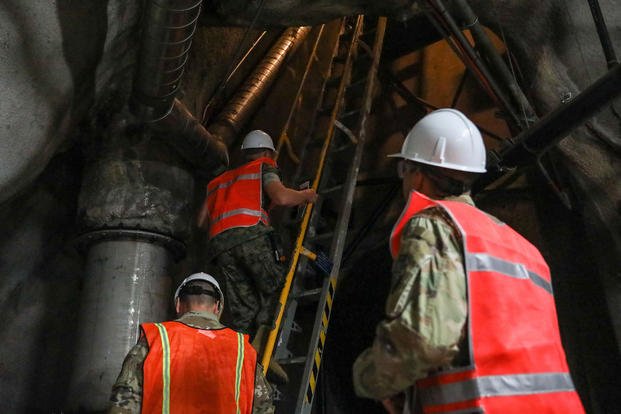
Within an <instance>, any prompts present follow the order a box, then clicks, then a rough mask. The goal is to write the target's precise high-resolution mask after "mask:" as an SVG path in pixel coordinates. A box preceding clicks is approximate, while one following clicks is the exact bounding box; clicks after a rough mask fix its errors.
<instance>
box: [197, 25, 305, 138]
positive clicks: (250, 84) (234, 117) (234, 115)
mask: <svg viewBox="0 0 621 414" xmlns="http://www.w3.org/2000/svg"><path fill="white" fill-rule="evenodd" d="M310 31H311V28H310V27H307V26H304V27H296V28H289V29H287V30H285V32H284V33H283V34H282V36H280V38H279V39H278V41H276V43H275V44H274V46H272V48H271V49H270V50H269V51H268V52H267V54H266V55H265V58H264V59H263V60H262V61H261V63H260V64H259V65H258V66H257V67H256V68H255V70H254V71H253V72H252V74H251V75H250V76H249V77H248V79H247V80H246V81H245V82H244V84H243V85H242V86H241V87H240V88H239V90H238V91H237V92H236V94H235V95H234V96H233V98H232V99H231V100H230V101H229V103H228V104H227V105H226V107H225V108H224V110H223V111H222V112H220V114H219V115H218V116H217V117H216V120H215V122H214V123H213V124H211V125H210V126H209V127H208V130H209V132H211V133H213V134H214V135H217V136H219V137H220V138H221V139H222V140H223V141H224V142H225V143H226V145H227V146H231V144H233V141H234V140H235V138H236V137H237V136H238V135H239V133H240V132H241V130H242V129H243V127H244V125H245V124H246V123H247V122H248V120H249V119H250V117H251V116H252V114H253V113H254V112H255V111H256V109H257V107H258V106H259V105H260V103H261V102H262V101H263V99H264V98H265V95H266V94H267V92H268V91H269V88H270V86H271V85H272V84H273V83H274V80H275V79H276V77H277V75H278V71H279V70H280V68H281V67H282V65H283V63H284V62H285V60H286V57H287V56H288V55H289V54H290V53H292V52H293V50H295V48H296V47H297V46H298V45H299V44H301V43H302V41H303V40H304V39H305V38H306V36H307V35H308V34H309V33H310Z"/></svg>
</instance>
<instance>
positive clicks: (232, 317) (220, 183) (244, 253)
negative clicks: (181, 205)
mask: <svg viewBox="0 0 621 414" xmlns="http://www.w3.org/2000/svg"><path fill="white" fill-rule="evenodd" d="M241 150H242V152H243V155H244V158H245V163H244V164H243V165H241V166H239V167H237V168H235V169H233V170H230V171H227V172H225V173H223V174H221V175H219V176H218V177H216V178H215V179H213V180H212V181H211V182H209V184H208V185H207V196H206V198H205V202H204V204H203V208H202V210H201V212H200V214H199V218H198V225H199V226H200V227H202V228H204V229H205V230H207V232H208V234H209V248H210V252H209V253H210V256H211V260H212V262H213V263H214V264H215V266H216V268H217V269H218V274H219V275H222V276H223V280H222V281H221V282H222V283H223V286H224V291H225V292H226V296H227V301H228V306H227V310H226V311H225V313H224V315H223V322H224V323H225V324H226V325H228V326H231V327H233V328H234V329H237V330H240V331H242V332H245V333H248V334H250V335H251V337H253V339H256V340H255V342H254V343H255V344H256V345H257V348H260V346H261V345H260V342H261V341H262V339H263V337H264V333H265V332H266V331H269V330H270V329H271V328H272V326H273V324H274V321H275V318H276V310H277V304H278V297H279V294H280V291H281V290H282V287H283V285H284V281H285V272H286V269H285V267H284V263H283V258H282V252H279V251H278V250H279V249H278V245H279V242H278V239H277V235H276V234H275V232H274V229H273V228H272V226H271V225H270V218H269V210H270V208H271V207H275V206H288V207H291V206H298V205H301V204H305V203H312V202H314V201H315V200H316V199H317V194H316V193H315V191H314V190H313V189H304V190H294V189H292V188H288V187H286V186H285V185H284V184H283V183H282V181H281V178H280V172H279V170H278V166H277V164H276V161H275V160H274V157H275V155H276V150H275V148H274V143H273V142H272V139H271V138H270V136H269V135H268V134H267V133H265V132H263V131H260V130H255V131H251V132H249V133H248V134H247V135H246V137H245V138H244V140H243V143H242V145H241ZM257 333H259V335H257ZM255 336H258V338H255Z"/></svg>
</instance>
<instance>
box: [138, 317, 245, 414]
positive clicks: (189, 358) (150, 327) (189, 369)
mask: <svg viewBox="0 0 621 414" xmlns="http://www.w3.org/2000/svg"><path fill="white" fill-rule="evenodd" d="M142 329H143V330H144V332H145V335H146V338H147V342H148V344H149V354H148V355H147V358H146V359H145V362H144V385H143V390H144V394H143V395H144V396H143V402H142V412H147V413H151V412H162V406H163V403H164V402H165V403H167V404H168V406H169V408H170V410H171V412H183V413H188V414H189V413H247V414H250V413H251V412H252V403H253V398H252V397H253V390H254V381H255V367H256V362H257V361H256V358H257V353H256V351H255V350H254V348H252V346H251V345H250V343H249V342H248V337H247V336H245V335H243V334H241V333H238V332H235V331H233V330H232V329H229V328H226V327H224V326H220V327H218V328H212V329H204V328H197V327H193V326H190V325H186V324H185V323H183V319H181V320H178V321H171V322H164V323H161V324H152V323H149V324H143V325H142Z"/></svg>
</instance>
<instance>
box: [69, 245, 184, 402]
mask: <svg viewBox="0 0 621 414" xmlns="http://www.w3.org/2000/svg"><path fill="white" fill-rule="evenodd" d="M86 262H87V264H86V275H85V281H84V287H83V290H82V292H83V293H82V307H81V313H80V331H79V334H78V348H77V356H76V360H75V366H74V372H73V377H72V381H71V385H70V393H69V400H68V409H70V410H86V411H100V410H105V409H107V408H108V405H109V403H108V401H109V398H110V391H111V387H112V384H113V383H114V381H115V379H116V377H117V375H118V373H119V371H120V368H121V364H122V362H123V359H124V357H125V355H126V354H127V352H128V351H129V349H130V348H131V347H132V346H133V345H134V344H135V343H136V340H137V338H138V330H139V324H140V323H142V322H146V321H162V320H165V319H166V317H167V310H168V308H169V306H168V305H169V303H170V292H171V279H170V277H169V267H170V265H171V263H172V256H171V253H169V252H168V251H167V249H166V248H165V247H163V246H161V245H157V244H154V243H151V242H148V241H139V240H138V241H137V240H102V241H100V242H96V243H95V244H93V245H92V246H91V247H90V248H89V251H88V254H87V259H86Z"/></svg>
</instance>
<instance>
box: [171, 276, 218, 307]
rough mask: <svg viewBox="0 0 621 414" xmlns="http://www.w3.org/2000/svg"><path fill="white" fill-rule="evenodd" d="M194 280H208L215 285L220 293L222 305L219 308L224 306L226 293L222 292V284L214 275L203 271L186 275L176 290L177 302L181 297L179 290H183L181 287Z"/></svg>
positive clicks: (175, 299)
mask: <svg viewBox="0 0 621 414" xmlns="http://www.w3.org/2000/svg"><path fill="white" fill-rule="evenodd" d="M193 280H202V281H203V282H207V283H209V284H211V285H213V287H214V288H215V289H216V291H217V292H218V294H219V295H220V306H218V309H219V310H222V309H223V308H224V294H223V293H222V289H220V285H219V284H218V281H217V280H216V278H215V277H213V276H212V275H210V274H207V273H203V272H199V273H194V274H192V275H190V276H188V277H186V278H185V279H183V282H181V283H180V284H179V287H178V288H177V290H176V291H175V297H174V299H173V300H174V302H175V303H176V302H177V298H179V292H181V289H183V287H184V286H185V285H187V284H188V283H190V282H192V281H193Z"/></svg>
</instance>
